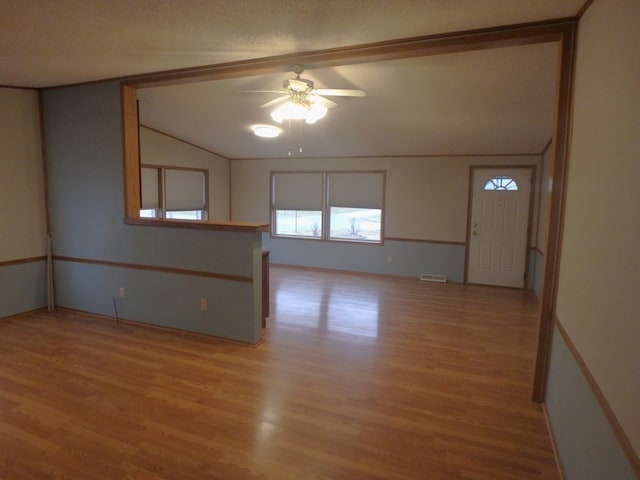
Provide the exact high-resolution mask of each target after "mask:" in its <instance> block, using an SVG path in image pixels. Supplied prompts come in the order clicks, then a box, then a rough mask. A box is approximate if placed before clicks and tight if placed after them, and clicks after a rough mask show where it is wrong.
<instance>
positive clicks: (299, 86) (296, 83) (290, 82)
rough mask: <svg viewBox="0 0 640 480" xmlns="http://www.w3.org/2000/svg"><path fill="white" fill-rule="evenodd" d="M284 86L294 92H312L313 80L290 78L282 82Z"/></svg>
mask: <svg viewBox="0 0 640 480" xmlns="http://www.w3.org/2000/svg"><path fill="white" fill-rule="evenodd" d="M282 88H284V89H285V90H289V91H292V92H310V91H311V90H313V82H312V81H311V80H307V79H306V78H299V77H298V78H288V79H286V80H285V81H284V82H282Z"/></svg>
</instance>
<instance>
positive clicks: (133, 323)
mask: <svg viewBox="0 0 640 480" xmlns="http://www.w3.org/2000/svg"><path fill="white" fill-rule="evenodd" d="M55 310H62V311H65V312H69V313H72V314H77V315H82V316H84V317H91V318H95V319H96V320H104V321H108V322H114V323H124V324H126V325H131V326H134V327H141V328H150V329H154V330H161V331H165V332H169V333H175V334H179V335H191V336H194V337H205V338H209V339H212V340H216V341H220V342H225V343H232V344H234V345H242V346H244V347H257V346H259V345H260V344H262V343H263V342H264V339H262V338H261V339H260V340H258V341H257V342H255V343H250V342H243V341H241V340H233V339H231V338H224V337H219V336H217V335H211V334H209V333H202V332H193V331H191V330H182V329H180V328H174V327H165V326H164V325H156V324H154V323H146V322H140V321H137V320H129V319H126V318H122V317H118V318H116V317H112V316H111V315H103V314H100V313H93V312H86V311H84V310H76V309H74V308H67V307H56V308H55Z"/></svg>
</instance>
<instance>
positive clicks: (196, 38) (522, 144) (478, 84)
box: [0, 0, 584, 158]
mask: <svg viewBox="0 0 640 480" xmlns="http://www.w3.org/2000/svg"><path fill="white" fill-rule="evenodd" d="M583 3H584V0H421V1H418V0H394V1H390V0H271V1H268V2H267V1H265V0H235V1H230V0H179V1H178V0H174V1H172V0H164V1H161V0H135V1H133V0H109V1H106V0H105V1H97V0H96V1H86V0H2V1H1V2H0V85H7V86H20V87H35V88H41V87H50V86H59V85H66V84H73V83H81V82H88V81H95V80H100V79H106V78H116V77H123V76H129V75H138V74H142V73H150V72H158V71H165V70H172V69H178V68H186V67H194V66H201V65H212V64H217V63H222V62H234V61H240V60H246V59H251V58H261V57H268V56H273V55H281V54H289V53H296V52H307V51H313V50H320V49H326V48H333V47H343V46H352V45H359V44H364V43H370V42H378V41H387V40H393V39H399V38H407V37H413V36H424V35H431V34H438V33H446V32H454V31H465V30H471V29H478V28H490V27H496V26H501V25H510V24H520V23H527V22H534V21H542V20H549V19H556V18H564V17H571V16H575V15H576V14H577V13H578V11H579V10H580V8H581V7H582V5H583ZM555 68H556V49H555V46H554V45H553V44H539V45H528V46H520V47H509V48H500V49H493V50H483V51H476V52H463V53H456V54H447V55H441V56H432V57H422V58H414V59H399V60H392V61H385V62H377V63H369V64H366V63H365V64H358V65H346V66H340V67H333V68H322V69H317V70H309V71H307V72H305V74H304V75H303V77H306V78H311V79H312V80H314V81H315V82H316V87H320V88H361V89H363V90H365V91H366V92H367V97H365V98H338V99H337V102H338V103H339V105H338V106H337V107H335V108H333V109H331V110H330V111H329V113H328V115H327V117H326V118H325V119H322V120H320V121H319V122H318V123H317V124H315V125H312V126H305V127H304V128H292V130H291V132H290V134H289V132H287V135H285V136H283V138H281V139H279V140H278V141H275V142H274V141H272V142H266V141H265V140H262V139H258V138H255V137H253V136H252V134H251V132H249V131H248V130H247V128H248V126H249V125H251V124H254V123H272V122H268V121H267V120H269V117H268V112H267V111H266V109H259V108H258V105H260V104H261V103H264V102H265V101H267V100H268V99H270V98H272V97H270V96H269V95H266V94H264V95H263V94H248V93H243V94H240V93H237V92H238V91H240V90H247V89H277V88H279V87H280V86H281V84H282V80H284V78H287V75H286V74H285V75H282V74H280V75H265V76H261V77H245V78H239V79H234V80H218V81H216V82H208V83H204V82H203V83H189V84H185V85H177V86H172V87H154V88H151V89H145V90H141V91H139V97H140V99H141V112H142V114H141V117H142V121H143V123H146V124H148V125H150V126H152V127H154V128H156V129H159V130H162V131H165V132H167V133H169V134H172V135H175V136H178V137H180V138H184V139H186V140H188V141H190V142H192V143H194V144H197V145H201V146H203V147H205V148H208V149H210V150H212V151H215V152H218V153H220V154H222V155H224V156H227V157H228V158H256V157H258V158H263V157H282V156H285V155H286V152H287V151H288V149H289V148H291V147H293V148H294V149H295V148H297V146H298V144H299V143H300V144H302V146H303V151H304V153H303V155H304V156H353V155H363V156H368V155H439V154H500V153H540V152H541V151H542V149H543V148H544V147H545V145H546V143H547V141H548V140H549V138H550V135H551V128H552V111H553V102H554V98H553V95H554V81H555Z"/></svg>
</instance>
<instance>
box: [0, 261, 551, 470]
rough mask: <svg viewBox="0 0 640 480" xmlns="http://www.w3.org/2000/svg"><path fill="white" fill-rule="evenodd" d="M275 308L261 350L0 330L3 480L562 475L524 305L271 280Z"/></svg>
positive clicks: (69, 331) (18, 324) (338, 279)
mask: <svg viewBox="0 0 640 480" xmlns="http://www.w3.org/2000/svg"><path fill="white" fill-rule="evenodd" d="M271 300H272V302H271V317H270V319H269V321H268V326H267V328H266V330H265V341H264V343H263V344H261V345H260V346H258V347H255V348H253V347H249V346H243V345H236V344H232V343H227V342H221V341H218V340H215V339H211V338H207V337H201V336H200V337H199V336H194V335H184V334H179V333H172V332H166V331H160V330H156V329H151V328H146V327H140V326H132V325H128V324H123V323H115V322H112V321H109V320H104V319H100V318H96V317H92V316H85V315H82V314H77V313H72V312H69V311H62V310H58V311H56V312H55V313H53V314H49V313H46V312H37V313H34V314H26V315H22V316H19V317H14V318H10V319H5V320H0V478H2V479H5V480H6V479H61V478H65V479H83V480H84V479H91V480H101V479H124V478H127V479H172V480H174V479H176V480H177V479H197V480H203V479H224V480H227V479H229V480H236V479H237V480H240V479H273V480H288V479H295V480H320V479H323V480H339V479H345V480H347V479H348V480H366V479H379V480H382V479H385V480H387V479H398V480H400V479H402V480H417V479H425V480H437V479H487V480H489V479H490V480H501V479H504V480H507V479H508V480H527V479H558V478H559V476H558V473H557V470H556V464H555V461H554V458H553V455H552V452H551V445H550V441H549V438H548V434H547V431H546V427H545V423H544V419H543V414H542V410H541V407H540V405H537V404H534V403H532V402H531V401H530V400H529V397H530V389H531V384H532V373H533V360H534V351H535V337H536V316H535V309H536V301H535V299H534V298H533V297H532V296H531V294H528V293H525V292H520V291H516V290H508V289H495V288H489V287H477V286H476V287H473V286H462V285H452V284H432V283H427V282H420V281H418V280H397V279H382V278H378V277H367V276H357V275H347V274H333V273H332V274H328V273H319V272H310V271H303V270H293V269H284V268H273V269H272V274H271Z"/></svg>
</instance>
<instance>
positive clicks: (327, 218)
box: [269, 170, 387, 245]
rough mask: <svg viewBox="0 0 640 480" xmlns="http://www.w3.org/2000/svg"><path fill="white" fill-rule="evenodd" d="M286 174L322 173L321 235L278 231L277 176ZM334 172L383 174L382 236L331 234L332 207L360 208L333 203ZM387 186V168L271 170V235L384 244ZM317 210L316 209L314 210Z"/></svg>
mask: <svg viewBox="0 0 640 480" xmlns="http://www.w3.org/2000/svg"><path fill="white" fill-rule="evenodd" d="M286 174H318V175H322V182H321V185H322V210H320V211H319V213H320V218H321V225H320V230H321V232H320V235H317V236H316V235H288V234H282V233H277V231H276V229H277V222H276V215H277V212H278V211H279V210H280V211H282V210H283V209H277V208H276V202H275V198H276V191H275V188H276V181H275V177H276V176H277V175H286ZM332 174H334V175H335V174H340V175H342V174H354V175H357V174H375V175H381V176H382V181H381V188H382V192H381V195H380V197H381V200H380V209H379V210H380V237H379V239H378V240H367V239H353V238H339V237H332V236H331V208H332V207H338V208H358V207H344V206H336V205H331V199H330V198H329V183H330V176H331V175H332ZM386 186H387V171H386V170H278V171H271V172H270V173H269V219H270V223H271V226H270V229H269V232H270V236H271V238H289V239H298V240H311V241H319V242H336V243H355V244H364V245H383V244H384V225H385V211H386V190H387V188H386ZM287 211H295V212H298V211H307V210H287ZM313 211H316V210H313Z"/></svg>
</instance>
